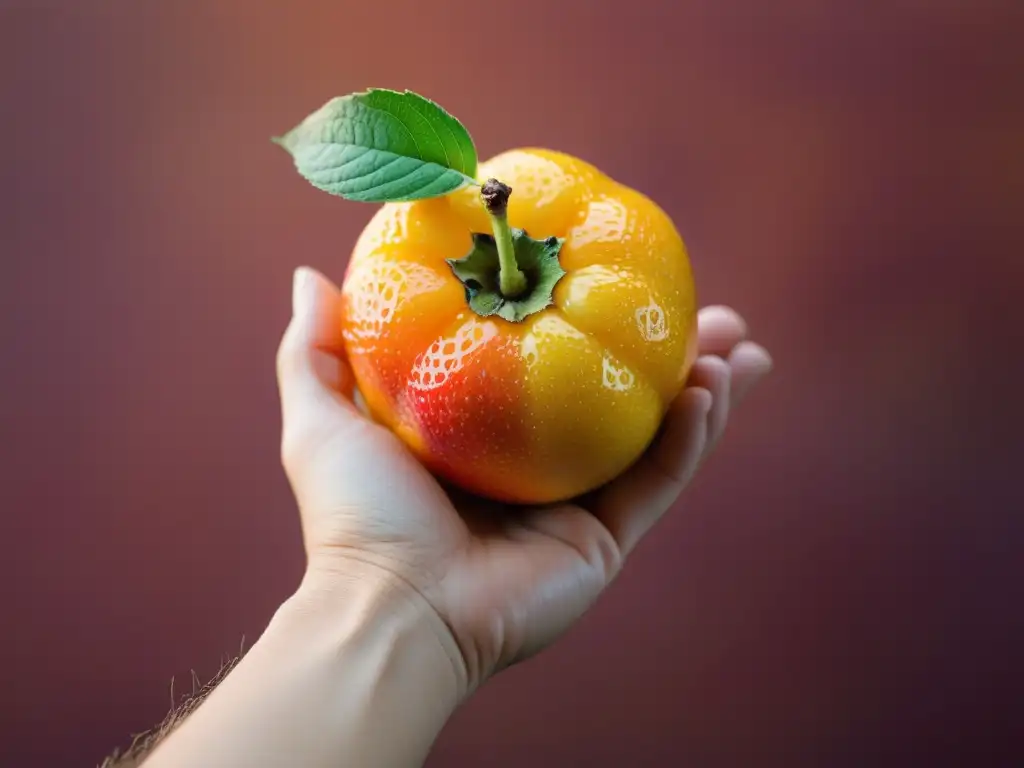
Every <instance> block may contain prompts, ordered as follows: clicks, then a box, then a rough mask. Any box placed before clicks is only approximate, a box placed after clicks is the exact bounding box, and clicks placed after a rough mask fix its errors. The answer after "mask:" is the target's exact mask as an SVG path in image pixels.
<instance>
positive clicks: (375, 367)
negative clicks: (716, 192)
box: [342, 149, 697, 503]
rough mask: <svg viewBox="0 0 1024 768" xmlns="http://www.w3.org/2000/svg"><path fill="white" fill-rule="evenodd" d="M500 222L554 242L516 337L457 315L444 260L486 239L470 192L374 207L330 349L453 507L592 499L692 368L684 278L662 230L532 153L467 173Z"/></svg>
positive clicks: (544, 155)
mask: <svg viewBox="0 0 1024 768" xmlns="http://www.w3.org/2000/svg"><path fill="white" fill-rule="evenodd" d="M479 177H480V178H481V179H485V178H490V177H495V178H498V179H500V180H501V181H503V182H505V183H507V184H509V185H510V186H511V187H512V190H513V192H512V196H511V199H510V201H509V209H508V220H509V223H510V225H511V226H512V227H516V228H520V229H524V230H526V231H527V233H528V234H529V235H530V236H531V237H534V238H537V239H543V238H546V237H549V236H552V235H553V236H556V237H560V238H564V239H565V243H564V245H563V246H562V250H561V252H560V254H559V261H560V263H561V265H562V268H563V269H565V270H566V272H567V274H566V275H565V276H564V277H563V278H562V279H561V280H560V281H559V283H558V285H557V286H556V287H555V291H554V295H553V297H552V298H553V301H554V305H553V306H552V307H549V308H548V309H546V310H543V311H542V312H539V313H537V314H534V315H531V316H530V317H528V318H526V319H525V320H524V321H523V322H521V323H509V322H506V321H504V320H501V319H499V318H483V317H480V316H479V315H477V314H475V313H474V312H472V310H470V309H469V308H468V306H467V303H466V299H465V291H464V288H463V286H462V284H461V283H460V282H459V281H458V279H456V277H455V276H454V275H453V274H452V272H451V269H450V268H449V266H448V264H447V263H446V262H445V259H448V258H460V257H462V256H464V255H465V254H466V253H467V252H469V250H470V248H471V240H470V234H471V233H472V232H484V233H487V232H490V231H491V224H490V221H489V219H488V216H487V213H486V211H485V210H484V207H483V204H482V202H481V200H480V190H479V189H478V188H476V187H469V188H466V189H463V190H460V191H459V192H456V193H454V194H452V195H449V196H447V197H444V198H439V199H432V200H423V201H417V202H414V203H402V204H388V205H385V206H384V207H383V208H381V209H380V210H379V211H378V212H377V214H376V215H375V216H374V217H373V219H372V220H371V222H370V223H369V225H368V226H367V227H366V229H365V231H364V232H363V234H362V236H361V237H360V238H359V240H358V242H357V244H356V246H355V249H354V252H353V255H352V259H351V261H350V264H349V269H348V272H347V274H346V277H345V281H344V284H343V286H342V296H343V300H342V327H343V329H344V331H343V332H344V341H345V349H346V352H347V355H348V359H349V361H350V364H351V366H352V370H353V373H354V375H355V378H356V381H357V382H358V385H359V389H360V391H361V392H362V393H363V396H364V397H365V399H366V403H367V405H368V407H369V409H370V412H371V413H372V414H373V416H374V418H376V419H377V420H378V421H379V422H381V423H383V424H385V425H386V426H388V427H389V428H390V429H392V430H393V431H394V432H395V433H396V434H397V435H398V436H399V437H400V438H401V439H402V440H403V441H404V442H405V443H406V444H407V445H408V446H409V448H410V449H411V450H412V451H413V453H414V454H415V455H416V456H417V458H419V459H420V461H421V462H422V463H424V464H425V465H426V466H428V467H429V468H430V469H431V470H432V471H433V472H434V473H435V474H437V475H438V476H440V477H442V478H444V479H445V480H447V481H450V482H452V483H454V484H455V485H458V486H460V487H461V488H463V489H466V490H469V491H471V492H474V493H477V494H480V495H484V496H488V497H490V498H494V499H498V500H502V501H507V502H516V503H546V502H553V501H560V500H564V499H568V498H572V497H575V496H578V495H580V494H582V493H585V492H587V491H590V490H593V489H594V488H596V487H598V486H600V485H603V484H604V483H606V482H608V481H609V480H611V479H612V478H614V477H615V476H617V475H619V474H620V473H621V472H622V471H623V470H624V469H626V468H627V467H628V466H629V465H631V464H632V463H633V462H634V461H636V459H637V458H638V457H639V456H640V455H641V454H642V453H643V451H644V449H645V448H646V447H647V446H648V445H649V444H650V442H651V440H652V439H653V437H654V434H655V432H656V431H657V429H658V426H659V424H660V423H661V421H662V419H663V417H664V415H665V413H666V412H667V409H668V407H669V404H670V403H671V402H672V401H673V399H674V398H675V397H676V395H678V394H679V392H680V391H681V389H682V387H683V384H684V383H685V381H686V377H687V375H688V373H689V371H690V368H691V366H692V364H693V362H694V359H695V358H696V354H697V343H696V342H697V309H696V299H695V296H694V288H693V278H692V275H691V272H690V265H689V261H688V259H687V255H686V250H685V247H684V245H683V241H682V239H681V238H680V237H679V234H678V233H677V232H676V230H675V227H674V226H673V224H672V221H671V220H670V219H669V217H668V216H667V215H666V214H665V213H664V212H663V211H661V209H660V208H658V207H657V206H656V205H655V204H654V203H653V202H651V201H650V200H649V199H647V198H646V197H644V196H643V195H641V194H639V193H638V192H635V191H633V190H630V189H628V188H626V187H624V186H622V185H621V184H618V183H616V182H615V181H613V180H611V179H609V178H608V177H607V176H605V175H604V174H602V173H601V172H600V171H598V170H597V169H596V168H594V167H593V166H591V165H589V164H587V163H584V162H582V161H580V160H577V159H575V158H572V157H569V156H567V155H564V154H560V153H556V152H550V151H546V150H533V149H531V150H515V151H511V152H506V153H504V154H502V155H499V156H497V157H495V158H493V159H492V160H490V161H488V162H486V163H483V164H482V165H481V166H480V169H479Z"/></svg>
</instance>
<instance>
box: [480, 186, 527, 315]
mask: <svg viewBox="0 0 1024 768" xmlns="http://www.w3.org/2000/svg"><path fill="white" fill-rule="evenodd" d="M511 194H512V187H510V186H509V185H508V184H502V183H501V182H500V181H498V180H497V179H488V180H487V181H486V182H485V183H484V185H483V187H482V188H481V190H480V197H481V198H482V199H483V201H484V208H486V209H487V214H488V215H489V216H490V217H491V229H492V230H493V231H494V243H495V245H496V246H497V247H498V265H499V269H498V290H499V291H501V295H502V296H504V297H505V298H506V299H514V298H516V297H517V296H519V295H520V294H522V293H523V291H525V290H526V275H524V274H523V273H522V270H520V269H519V264H518V262H517V261H516V249H515V246H514V245H513V244H512V230H511V229H509V226H508V196H509V195H511Z"/></svg>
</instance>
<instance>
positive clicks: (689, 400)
mask: <svg viewBox="0 0 1024 768" xmlns="http://www.w3.org/2000/svg"><path fill="white" fill-rule="evenodd" d="M711 407H712V399H711V393H710V392H708V391H707V390H706V389H703V388H700V387H688V388H687V389H686V390H684V391H683V393H682V394H681V395H680V396H679V397H678V398H676V400H675V402H674V403H673V404H672V407H671V409H670V410H669V413H668V415H667V416H666V419H665V424H664V426H663V428H662V432H661V434H660V435H659V436H658V438H657V439H656V440H655V442H654V444H652V445H651V447H650V448H649V449H648V450H647V452H646V453H645V454H644V455H643V457H641V459H640V460H639V461H638V462H637V463H636V464H635V465H634V466H633V467H632V468H630V469H629V470H628V471H627V472H626V473H625V474H624V475H622V476H621V477H619V478H618V479H616V480H614V481H613V482H612V483H611V484H610V485H608V486H607V487H606V488H604V489H603V490H602V491H601V492H600V493H599V494H598V496H597V499H596V501H595V504H594V507H593V509H592V510H591V511H592V512H593V513H594V515H595V516H596V517H597V518H598V519H599V520H600V521H601V522H602V523H604V525H605V526H606V527H607V528H608V530H609V531H610V532H611V534H612V536H613V537H614V538H615V541H616V542H617V543H618V545H619V548H620V550H621V552H622V555H623V556H625V555H627V554H629V552H630V551H631V550H632V549H633V547H635V546H636V545H637V543H638V542H639V541H640V539H641V538H642V537H643V536H644V534H645V533H647V531H648V530H650V529H651V527H652V526H653V525H654V524H655V523H656V522H657V521H658V519H659V518H660V517H661V516H662V515H663V514H665V512H666V511H668V508H669V507H671V506H672V504H673V503H675V500H676V499H677V498H678V497H679V494H680V493H682V490H683V488H685V487H686V485H687V484H688V483H689V482H690V478H691V477H692V476H693V473H694V472H695V471H696V470H697V467H698V466H699V465H700V460H701V457H702V455H703V453H704V446H705V443H706V440H707V428H708V414H709V411H710V410H711Z"/></svg>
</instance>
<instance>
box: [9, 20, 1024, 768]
mask: <svg viewBox="0 0 1024 768" xmlns="http://www.w3.org/2000/svg"><path fill="white" fill-rule="evenodd" d="M1022 39H1024V4H1022V3H1021V2H1019V0H1006V2H997V1H995V0H919V1H917V2H914V1H911V0H892V1H891V2H857V1H855V0H843V1H842V2H840V1H838V0H837V1H835V2H821V1H820V0H776V2H773V3H758V2H754V1H753V0H746V1H742V0H732V1H730V0H699V1H694V0H678V1H677V2H668V0H630V2H612V1H611V0H607V1H604V0H602V1H600V2H598V1H597V0H589V1H588V0H560V1H559V2H545V1H543V0H514V1H513V0H508V1H507V2H505V3H501V2H490V3H480V2H476V1H475V0H446V2H444V3H420V2H416V1H414V0H391V2H388V3H386V4H380V5H375V4H372V3H356V2H347V1H338V0H334V1H332V2H326V1H325V2H305V1H304V2H290V3H256V2H252V0H175V1H174V2H171V1H170V0H166V1H165V2H148V3H141V2H130V1H129V0H123V1H115V0H93V1H92V2H86V0H36V2H29V1H28V0H25V1H23V2H12V1H11V0H0V102H2V105H3V106H2V110H3V118H2V120H0V156H2V158H3V159H2V168H3V171H2V173H3V185H2V188H0V258H2V265H3V273H2V277H0V302H2V304H0V307H2V315H0V321H2V322H0V375H2V389H0V391H2V399H0V456H2V461H0V584H2V589H3V593H4V595H5V598H4V609H3V618H2V619H0V627H2V631H0V659H2V661H3V663H2V664H0V686H2V687H0V691H2V694H0V765H3V766H5V767H6V766H12V768H15V767H16V768H23V767H24V768H28V767H30V766H45V767H47V768H62V767H63V766H82V765H93V764H95V763H98V762H100V761H101V760H102V758H103V756H104V755H105V754H106V753H108V752H109V751H110V750H111V749H113V748H114V747H115V746H118V745H124V744H126V743H127V742H128V741H129V739H130V735H131V734H132V733H134V732H138V731H142V730H144V729H147V728H148V727H150V726H151V725H153V724H154V723H156V722H157V721H158V720H160V719H161V718H162V716H163V715H164V713H165V712H166V711H167V709H168V707H169V705H170V702H171V688H170V684H171V680H172V678H173V679H174V680H176V681H177V682H176V683H175V692H176V694H180V693H182V692H183V691H185V690H188V689H190V688H191V672H190V671H191V670H193V669H194V670H195V671H196V673H197V674H198V676H199V678H200V679H203V680H205V679H208V678H209V677H210V676H212V675H213V673H215V672H216V671H217V669H218V667H219V664H220V662H221V660H222V659H225V658H228V657H230V656H231V655H233V654H234V653H236V652H237V650H238V648H239V647H240V644H241V642H242V638H243V636H244V637H245V638H246V639H247V642H251V641H252V640H254V639H255V638H256V637H257V636H258V635H259V633H260V631H261V630H262V628H263V627H264V626H265V623H266V622H267V620H268V618H269V617H270V615H271V613H272V611H273V610H274V608H275V607H276V606H277V605H278V604H279V602H280V601H281V600H282V599H283V598H285V597H286V596H287V595H288V594H289V593H290V591H291V590H292V589H293V588H294V587H295V585H296V584H297V580H298V578H299V576H300V572H301V569H302V552H301V545H300V541H299V529H298V525H297V520H296V517H295V513H294V505H293V501H292V499H291V497H290V494H289V491H288V488H287V486H286V483H285V479H284V476H283V474H282V473H281V472H280V470H279V467H278V462H277V457H278V431H279V426H280V425H279V414H278V404H277V396H276V391H275V382H274V365H273V362H274V353H275V349H276V345H277V343H278V340H279V337H280V334H281V332H282V331H283V329H284V326H285V323H286V321H287V319H288V315H289V298H290V277H291V272H292V269H293V268H294V267H296V266H297V265H300V264H311V265H313V266H315V267H318V268H320V269H322V270H323V271H325V272H326V273H327V274H328V275H330V276H332V277H334V278H335V279H340V278H341V276H342V272H343V269H344V266H345V261H346V258H347V254H348V250H349V248H350V246H351V244H352V242H353V240H354V238H355V237H356V235H357V234H358V232H359V231H360V229H361V227H362V226H363V225H364V224H365V222H366V221H367V220H368V218H369V216H370V215H371V212H372V209H371V208H370V207H368V206H361V205H358V204H354V203H346V202H344V201H341V200H340V199H337V198H332V197H330V196H328V195H325V194H322V193H320V192H317V191H315V190H314V189H313V188H312V187H310V186H309V185H308V184H306V182H304V181H303V180H302V179H301V178H300V177H299V176H298V174H296V173H295V171H294V170H293V169H292V166H291V164H290V161H289V159H288V158H287V156H286V155H285V154H284V153H283V152H281V151H280V150H279V149H276V148H275V147H273V146H272V145H271V144H270V142H269V137H270V136H271V135H274V134H277V133H280V132H281V131H283V130H285V129H287V128H290V127H291V126H292V125H294V124H295V123H296V122H297V121H298V120H299V119H300V118H302V117H303V116H305V115H306V114H307V113H308V112H310V111H312V110H313V109H315V108H316V107H318V106H320V105H321V104H322V103H323V102H324V101H326V100H327V98H328V97H330V96H333V95H340V94H344V93H348V92H351V91H354V90H359V89H362V88H364V87H366V86H370V85H377V86H384V87H392V88H410V89H413V90H416V91H419V92H421V93H424V94H426V95H428V96H430V97H432V98H433V99H435V100H437V101H438V102H440V103H441V104H443V105H444V106H445V107H447V108H448V109H449V110H451V111H452V112H453V113H454V114H455V115H457V116H458V117H460V118H461V119H462V120H463V122H465V124H466V125H467V126H468V127H469V129H470V131H471V132H472V134H473V136H474V137H475V139H476V142H477V144H478V147H479V150H480V153H481V155H482V156H484V157H486V156H490V155H492V154H495V153H497V152H499V151H501V150H503V149H507V148H510V147H513V146H521V145H542V146H547V147H550V148H554V149H560V150H563V151H566V152H570V153H572V154H576V155H579V156H581V157H583V158H585V159H587V160H589V161H591V162H593V163H595V164H597V165H598V166H599V167H601V168H602V169H604V170H605V171H607V172H608V173H609V174H610V175H612V176H614V177H616V178H617V179H619V180H621V181H623V182H625V183H627V184H629V185H631V186H634V187H638V188H640V189H641V190H643V191H645V192H646V193H647V194H649V195H650V196H651V197H653V198H654V199H656V200H657V201H659V203H660V204H661V205H662V206H663V207H664V208H665V209H667V210H668V211H669V212H670V213H671V215H672V216H673V217H674V218H675V219H676V222H677V224H678V225H679V228H680V230H681V231H682V233H683V236H684V238H685V239H686V242H687V244H688V245H689V248H690V250H691V255H692V259H693V263H694V267H695V270H696V275H697V279H698V285H699V289H700V293H701V296H702V300H703V302H704V303H711V302H715V303H717V302H728V303H730V304H732V305H734V306H736V307H737V308H739V309H740V310H741V311H742V312H743V313H744V314H745V315H746V316H747V317H748V319H749V321H750V324H751V326H752V330H753V332H754V334H755V335H756V337H757V338H758V339H759V340H761V341H763V342H764V343H765V344H766V345H767V346H768V347H769V348H770V349H771V350H772V352H773V353H774V356H775V360H776V365H777V370H776V372H775V374H774V375H773V377H772V378H771V381H770V382H769V383H767V384H766V385H764V387H763V388H762V389H761V390H760V391H759V392H757V393H756V395H755V396H753V397H752V398H751V399H750V400H749V401H748V403H747V404H746V405H745V406H744V408H743V411H742V413H741V414H740V416H739V418H737V419H736V420H735V421H734V424H733V426H732V427H731V432H730V434H729V435H728V437H727V439H726V440H725V442H724V444H723V445H722V447H721V449H720V451H719V453H718V454H716V456H715V458H714V461H712V462H711V463H710V464H709V465H708V466H707V468H706V471H705V472H704V473H703V474H702V476H701V477H700V479H699V481H698V482H697V484H696V486H695V487H694V488H693V489H692V492H690V493H689V494H688V495H687V497H686V498H685V500H684V502H683V503H681V504H680V505H679V507H678V509H676V510H675V511H674V513H673V514H671V515H670V516H669V517H668V519H666V520H665V521H664V523H663V524H662V525H661V526H660V527H659V528H658V529H657V532H656V534H655V535H652V536H651V537H650V538H649V539H648V540H647V541H646V542H645V544H644V545H643V546H642V547H641V548H640V550H639V551H638V552H637V554H636V556H635V557H634V558H633V560H632V561H631V562H630V563H629V564H628V567H627V568H626V570H625V572H624V574H623V575H622V577H621V578H620V580H619V581H618V582H617V583H616V584H615V585H614V587H613V588H612V589H611V590H610V592H609V594H608V595H607V597H606V598H605V599H604V600H603V601H602V602H601V603H600V604H599V606H598V607H597V608H596V609H595V610H594V611H593V612H592V613H591V614H590V615H589V616H588V617H587V618H586V619H585V620H584V621H583V622H582V624H581V625H580V626H579V627H578V628H577V629H576V630H574V631H573V632H572V633H571V634H570V635H569V636H568V637H567V638H566V639H565V640H564V642H562V643H561V644H560V645H559V646H557V647H556V648H555V649H553V650H551V651H550V652H547V653H545V654H543V655H542V656H541V657H539V658H537V659H536V660H534V661H532V662H530V663H529V664H527V665H524V666H522V667H521V668H518V669H514V670H512V671H510V672H508V673H506V674H503V675H502V676H501V677H500V678H498V679H497V680H495V681H494V682H493V683H492V684H491V685H490V686H488V687H487V688H486V689H485V690H484V691H483V692H482V693H481V694H480V695H479V696H478V697H477V698H476V699H475V700H473V701H472V702H471V703H470V704H469V705H468V706H467V707H466V708H465V709H464V710H462V711H461V712H459V713H458V715H457V716H456V718H455V719H454V720H453V722H452V723H451V725H450V727H449V729H448V730H447V731H446V732H445V734H444V735H443V737H442V738H441V740H440V742H439V744H438V745H437V749H436V751H435V754H434V756H433V758H432V760H431V763H430V765H431V766H436V767H437V768H442V767H447V766H469V765H482V764H484V762H485V761H486V762H488V763H491V764H494V765H496V766H508V767H509V768H511V767H512V766H516V767H518V766H522V765H524V764H530V765H535V766H539V767H545V766H559V767H560V768H561V767H564V766H576V765H580V766H583V765H587V766H594V765H623V766H633V765H636V766H646V765H652V766H676V765H678V766H698V767H701V768H703V767H705V766H707V767H708V768H712V767H717V766H775V765H785V766H787V767H789V768H795V767H797V766H866V765H872V766H878V765H887V766H888V765H893V766H896V765H899V766H903V765H928V766H934V765H945V764H957V765H970V766H984V767H985V768H988V767H989V766H1010V765H1020V764H1022V762H1024V733H1022V716H1024V701H1022V697H1021V693H1020V691H1021V689H1022V684H1024V673H1022V663H1024V658H1022V655H1024V654H1022V648H1024V619H1022V602H1024V594H1022V585H1024V525H1022V511H1024V503H1022V502H1024V498H1022V497H1024V492H1022V484H1021V482H1020V477H1019V474H1017V472H1018V471H1019V470H1018V467H1017V464H1018V462H1019V460H1020V459H1021V457H1022V456H1024V451H1022V450H1021V448H1022V445H1021V420H1020V418H1019V417H1020V413H1019V412H1020V410H1021V408H1020V405H1019V402H1018V400H1017V398H1018V397H1019V396H1020V382H1021V378H1020V377H1021V374H1022V373H1024V367H1022V364H1021V353H1020V352H1019V342H1020V340H1021V338H1022V333H1021V328H1022V324H1021V320H1020V314H1021V305H1022V304H1021V299H1022V290H1021V289H1022V288H1024V251H1022V246H1024V99H1022V98H1021V97H1022V94H1024V53H1022V48H1024V46H1022V44H1021V41H1022ZM495 56H497V57H498V59H499V60H500V61H499V63H495Z"/></svg>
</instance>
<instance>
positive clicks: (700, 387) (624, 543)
mask: <svg viewBox="0 0 1024 768" xmlns="http://www.w3.org/2000/svg"><path fill="white" fill-rule="evenodd" d="M746 335H747V325H746V323H745V322H744V321H743V318H741V317H740V316H739V315H738V314H737V313H736V312H734V311H733V310H731V309H729V308H727V307H708V308H707V309H704V310H701V312H700V314H699V316H698V336H699V348H700V355H701V356H700V357H699V358H698V359H697V361H696V362H695V363H694V366H693V369H692V371H691V373H690V379H689V381H688V382H687V387H686V389H685V390H684V391H683V393H682V394H681V395H680V396H679V397H678V398H677V399H676V402H675V403H673V405H672V408H671V409H670V411H669V414H668V415H667V416H666V419H665V424H664V426H663V429H662V433H661V435H660V437H659V438H658V439H657V440H656V441H655V443H654V444H653V445H652V446H651V448H650V449H648V451H647V453H646V454H645V455H644V456H643V457H642V458H641V459H640V461H638V462H637V464H636V465H634V466H633V467H632V468H631V469H630V470H629V471H628V472H626V474H624V475H622V476H621V477H620V478H618V479H616V480H615V481H613V482H612V483H611V484H609V485H608V486H607V487H606V488H604V489H602V490H601V491H599V492H598V493H597V495H596V496H595V500H594V503H593V505H592V510H591V511H592V512H593V513H594V514H595V515H596V516H597V517H598V519H600V520H601V521H602V522H603V523H604V524H605V525H606V526H607V527H608V529H609V531H610V532H611V533H612V535H613V536H614V537H615V539H616V541H617V542H618V543H619V546H620V547H621V548H622V551H623V555H625V554H627V553H628V552H629V551H630V550H632V549H633V547H635V546H636V545H637V543H638V542H639V541H640V539H641V538H642V537H643V535H644V534H646V533H647V532H648V531H649V530H650V529H651V528H652V527H653V526H654V524H655V523H656V522H657V521H658V519H659V518H660V517H661V516H662V515H663V514H665V512H666V511H667V510H668V509H669V508H670V507H671V506H672V504H674V503H675V501H676V500H677V499H678V497H679V495H680V494H681V493H682V491H683V489H684V488H685V487H686V485H687V484H688V483H689V481H690V479H691V478H692V476H693V474H694V473H695V472H696V471H697V468H698V467H699V466H700V464H701V461H702V460H703V459H704V457H706V456H707V455H708V453H709V452H710V451H711V449H712V448H713V447H714V445H715V443H716V442H718V441H719V440H720V439H721V437H722V435H723V433H724V432H725V429H726V425H727V424H728V421H729V415H730V412H731V411H732V410H733V409H735V407H736V406H737V405H738V404H739V402H740V401H741V400H742V399H743V398H744V397H746V395H747V394H749V392H750V390H751V389H752V388H753V387H754V385H755V384H756V383H757V382H758V381H760V380H761V379H762V378H763V377H764V376H765V374H767V373H768V372H769V371H770V370H771V367H772V360H771V357H770V356H769V355H768V352H767V351H766V350H765V349H764V347H762V346H760V345H759V344H755V343H754V342H752V341H746V340H745V338H746Z"/></svg>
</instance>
